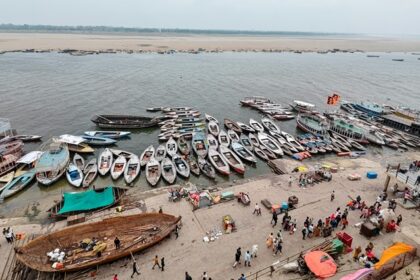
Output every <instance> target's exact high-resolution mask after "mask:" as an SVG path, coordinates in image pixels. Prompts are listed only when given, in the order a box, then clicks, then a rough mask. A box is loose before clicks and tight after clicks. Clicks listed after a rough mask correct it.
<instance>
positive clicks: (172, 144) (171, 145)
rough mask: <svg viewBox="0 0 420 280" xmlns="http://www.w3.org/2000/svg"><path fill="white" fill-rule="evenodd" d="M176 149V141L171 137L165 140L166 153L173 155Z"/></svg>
mask: <svg viewBox="0 0 420 280" xmlns="http://www.w3.org/2000/svg"><path fill="white" fill-rule="evenodd" d="M177 151H178V145H177V144H176V141H175V140H174V139H173V138H172V137H171V138H169V140H168V142H166V154H168V155H169V156H170V157H173V156H174V155H175V154H176V152H177Z"/></svg>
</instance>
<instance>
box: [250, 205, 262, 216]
mask: <svg viewBox="0 0 420 280" xmlns="http://www.w3.org/2000/svg"><path fill="white" fill-rule="evenodd" d="M254 214H257V216H261V207H260V206H259V205H258V203H255V207H254V212H252V215H254Z"/></svg>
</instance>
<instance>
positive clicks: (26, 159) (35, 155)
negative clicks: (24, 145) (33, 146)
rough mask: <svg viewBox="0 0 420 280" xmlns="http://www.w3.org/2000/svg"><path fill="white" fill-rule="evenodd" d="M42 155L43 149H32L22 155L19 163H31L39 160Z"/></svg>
mask: <svg viewBox="0 0 420 280" xmlns="http://www.w3.org/2000/svg"><path fill="white" fill-rule="evenodd" d="M41 155H42V152H41V151H32V152H29V153H27V154H26V155H24V156H23V157H21V158H20V159H19V160H18V161H17V163H23V164H31V163H33V162H34V161H36V160H38V159H39V158H40V157H41Z"/></svg>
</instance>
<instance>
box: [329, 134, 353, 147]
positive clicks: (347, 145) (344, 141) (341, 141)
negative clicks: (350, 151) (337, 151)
mask: <svg viewBox="0 0 420 280" xmlns="http://www.w3.org/2000/svg"><path fill="white" fill-rule="evenodd" d="M332 138H333V139H336V140H337V141H338V142H340V143H341V144H343V145H344V146H346V147H347V148H351V144H350V143H349V142H348V141H347V139H350V138H344V137H342V136H341V135H338V134H337V133H332Z"/></svg>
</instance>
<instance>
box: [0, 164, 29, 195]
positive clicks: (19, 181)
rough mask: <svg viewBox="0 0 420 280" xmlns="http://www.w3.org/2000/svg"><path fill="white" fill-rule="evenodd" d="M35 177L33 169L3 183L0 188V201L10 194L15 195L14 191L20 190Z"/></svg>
mask: <svg viewBox="0 0 420 280" xmlns="http://www.w3.org/2000/svg"><path fill="white" fill-rule="evenodd" d="M34 178H35V170H31V171H28V172H26V173H24V174H22V175H20V176H18V177H16V178H15V179H13V180H12V181H10V182H9V183H7V184H6V185H4V186H3V187H2V188H1V189H2V190H0V191H1V195H0V202H1V201H3V200H4V199H5V198H8V197H11V196H12V195H15V194H16V193H18V192H20V191H22V190H23V189H24V188H26V187H27V186H29V184H30V183H31V182H32V181H33V179H34Z"/></svg>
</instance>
